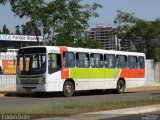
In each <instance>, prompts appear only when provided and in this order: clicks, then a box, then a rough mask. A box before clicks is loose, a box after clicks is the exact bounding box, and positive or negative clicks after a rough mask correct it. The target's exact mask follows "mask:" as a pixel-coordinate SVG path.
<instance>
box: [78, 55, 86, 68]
mask: <svg viewBox="0 0 160 120" xmlns="http://www.w3.org/2000/svg"><path fill="white" fill-rule="evenodd" d="M76 65H77V67H79V68H88V67H89V54H88V53H77V54H76Z"/></svg>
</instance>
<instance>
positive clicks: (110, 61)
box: [104, 54, 116, 68]
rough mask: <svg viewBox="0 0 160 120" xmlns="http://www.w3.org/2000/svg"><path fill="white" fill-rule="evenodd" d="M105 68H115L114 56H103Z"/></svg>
mask: <svg viewBox="0 0 160 120" xmlns="http://www.w3.org/2000/svg"><path fill="white" fill-rule="evenodd" d="M104 61H105V67H106V68H115V67H116V58H115V55H111V54H108V55H105V56H104Z"/></svg>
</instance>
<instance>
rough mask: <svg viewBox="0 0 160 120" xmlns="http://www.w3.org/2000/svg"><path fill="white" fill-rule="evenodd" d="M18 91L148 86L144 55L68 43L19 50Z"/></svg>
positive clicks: (118, 89)
mask: <svg viewBox="0 0 160 120" xmlns="http://www.w3.org/2000/svg"><path fill="white" fill-rule="evenodd" d="M16 68H17V72H16V73H17V91H29V92H37V93H38V92H58V91H59V92H60V91H61V92H63V93H64V96H66V97H70V96H72V95H73V93H74V92H75V91H82V90H107V89H111V90H114V91H116V92H117V93H119V94H121V93H123V92H124V90H125V88H133V87H139V86H144V85H145V54H144V53H138V52H123V51H114V50H103V49H88V48H73V47H65V46H31V47H24V48H21V49H19V50H18V55H17V67H16Z"/></svg>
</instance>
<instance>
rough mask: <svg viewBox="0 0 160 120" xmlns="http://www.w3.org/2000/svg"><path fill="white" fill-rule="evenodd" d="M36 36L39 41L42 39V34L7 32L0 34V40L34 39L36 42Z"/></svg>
mask: <svg viewBox="0 0 160 120" xmlns="http://www.w3.org/2000/svg"><path fill="white" fill-rule="evenodd" d="M37 38H38V39H39V42H42V41H43V37H42V36H37V37H36V36H29V35H9V34H0V41H1V40H3V41H34V42H37Z"/></svg>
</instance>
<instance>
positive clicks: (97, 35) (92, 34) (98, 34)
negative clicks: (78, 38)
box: [85, 26, 120, 50]
mask: <svg viewBox="0 0 160 120" xmlns="http://www.w3.org/2000/svg"><path fill="white" fill-rule="evenodd" d="M114 29H115V27H110V26H97V27H95V28H91V29H90V30H88V31H86V32H85V36H86V37H87V38H90V39H92V40H96V41H98V42H100V43H101V44H102V45H103V47H104V49H106V50H119V48H120V45H119V41H118V39H117V36H116V34H115V32H114Z"/></svg>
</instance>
